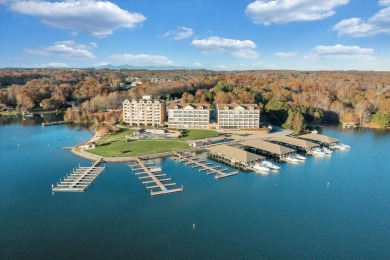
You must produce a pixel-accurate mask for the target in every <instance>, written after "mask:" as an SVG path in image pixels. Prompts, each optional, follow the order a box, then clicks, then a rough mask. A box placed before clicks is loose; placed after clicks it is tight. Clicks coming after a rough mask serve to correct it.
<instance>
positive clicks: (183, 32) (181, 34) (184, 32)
mask: <svg viewBox="0 0 390 260" xmlns="http://www.w3.org/2000/svg"><path fill="white" fill-rule="evenodd" d="M193 34H194V31H193V29H192V28H188V27H184V26H179V27H177V29H176V30H172V31H168V32H166V33H164V35H163V37H166V38H169V39H172V40H184V39H187V38H190V37H191V36H192V35H193Z"/></svg>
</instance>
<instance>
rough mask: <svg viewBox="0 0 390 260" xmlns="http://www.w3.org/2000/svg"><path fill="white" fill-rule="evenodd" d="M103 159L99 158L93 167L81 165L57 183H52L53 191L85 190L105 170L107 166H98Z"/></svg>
mask: <svg viewBox="0 0 390 260" xmlns="http://www.w3.org/2000/svg"><path fill="white" fill-rule="evenodd" d="M102 161H103V160H102V159H100V160H97V161H95V162H94V163H93V165H92V166H91V167H81V166H79V167H78V168H77V169H75V170H73V172H71V173H70V174H69V175H67V176H66V177H65V178H64V179H63V180H61V179H60V182H59V183H58V182H57V184H56V185H52V191H53V192H83V191H85V189H86V188H88V187H89V185H91V183H92V182H93V181H94V180H95V179H96V177H97V176H98V175H99V174H100V173H102V172H103V170H104V169H105V167H98V165H99V164H100V163H101V162H102Z"/></svg>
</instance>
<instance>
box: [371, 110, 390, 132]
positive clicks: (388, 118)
mask: <svg viewBox="0 0 390 260" xmlns="http://www.w3.org/2000/svg"><path fill="white" fill-rule="evenodd" d="M372 120H373V121H374V123H377V124H378V126H379V128H382V129H384V128H386V127H387V126H389V125H390V115H389V114H387V113H384V112H382V111H379V112H377V113H376V114H375V115H373V116H372Z"/></svg>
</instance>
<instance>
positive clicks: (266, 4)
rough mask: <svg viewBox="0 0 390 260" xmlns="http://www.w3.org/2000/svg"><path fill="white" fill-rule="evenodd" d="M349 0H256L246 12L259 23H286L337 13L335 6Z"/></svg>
mask: <svg viewBox="0 0 390 260" xmlns="http://www.w3.org/2000/svg"><path fill="white" fill-rule="evenodd" d="M348 3H349V0H326V1H323V0H294V1H290V0H270V1H269V0H267V1H265V0H256V1H255V2H253V3H250V4H249V5H248V6H247V7H246V9H245V14H246V15H247V16H248V17H249V18H250V19H251V20H252V21H253V22H254V23H257V24H261V23H262V24H264V25H269V24H271V23H275V24H286V23H289V22H295V21H315V20H322V19H325V18H327V17H330V16H333V15H334V14H335V10H334V9H335V8H336V7H338V6H341V5H346V4H348Z"/></svg>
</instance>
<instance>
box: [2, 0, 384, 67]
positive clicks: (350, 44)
mask: <svg viewBox="0 0 390 260" xmlns="http://www.w3.org/2000/svg"><path fill="white" fill-rule="evenodd" d="M0 29H1V31H0V41H1V42H0V67H53V66H54V67H91V66H99V65H103V64H113V65H122V64H130V65H139V66H147V65H152V66H166V65H174V66H181V67H194V68H207V69H215V70H245V69H297V70H380V71H389V70H390V47H389V46H390V0H326V1H324V0H263V1H261V0H258V1H255V0H123V1H111V2H108V1H95V0H80V1H73V0H62V1H54V0H51V1H43V0H30V1H17V0H0Z"/></svg>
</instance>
